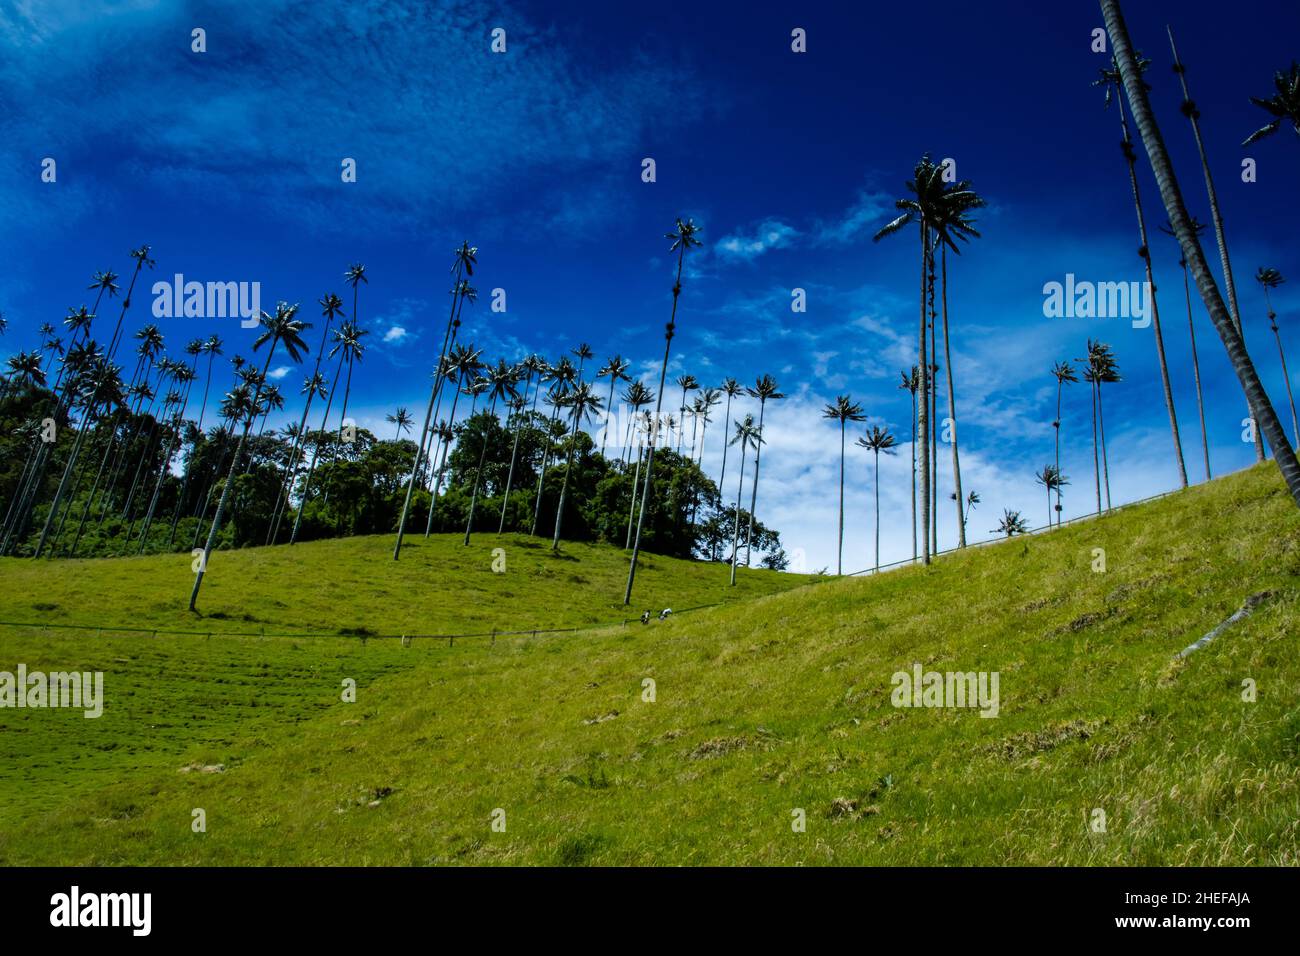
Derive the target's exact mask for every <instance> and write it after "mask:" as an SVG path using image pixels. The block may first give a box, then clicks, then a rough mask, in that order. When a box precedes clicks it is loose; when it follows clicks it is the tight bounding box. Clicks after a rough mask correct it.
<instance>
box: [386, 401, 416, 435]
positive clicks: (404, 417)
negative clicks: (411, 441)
mask: <svg viewBox="0 0 1300 956" xmlns="http://www.w3.org/2000/svg"><path fill="white" fill-rule="evenodd" d="M384 421H386V422H388V424H390V425H394V426H396V431H395V433H394V435H393V441H395V442H399V441H401V440H402V432H409V431H410V430H411V425H412V423H413V422H414V421H415V419H413V418H412V417H411V413H410V412H408V411H407V410H406V406H405V405H399V406H397V411H395V412H392V413H390V414H388V415H385V416H384Z"/></svg>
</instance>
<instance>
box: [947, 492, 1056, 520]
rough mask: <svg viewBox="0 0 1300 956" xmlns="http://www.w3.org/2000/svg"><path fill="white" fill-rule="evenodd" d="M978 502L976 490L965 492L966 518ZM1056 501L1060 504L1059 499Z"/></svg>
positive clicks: (978, 497)
mask: <svg viewBox="0 0 1300 956" xmlns="http://www.w3.org/2000/svg"><path fill="white" fill-rule="evenodd" d="M979 503H980V496H979V492H978V491H970V492H967V493H966V518H967V519H968V520H969V518H970V513H971V512H972V511H974V510H975V506H976V505H977V504H979ZM1057 503H1058V504H1060V502H1059V500H1058V502H1057Z"/></svg>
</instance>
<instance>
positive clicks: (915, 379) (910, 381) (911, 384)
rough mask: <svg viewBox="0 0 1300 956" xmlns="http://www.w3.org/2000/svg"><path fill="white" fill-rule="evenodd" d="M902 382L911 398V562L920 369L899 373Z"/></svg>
mask: <svg viewBox="0 0 1300 956" xmlns="http://www.w3.org/2000/svg"><path fill="white" fill-rule="evenodd" d="M901 374H902V377H903V381H902V382H901V383H900V384H899V386H898V387H899V388H900V389H902V390H903V391H905V392H909V393H911V396H912V435H911V440H910V441H909V442H908V445H910V446H911V449H912V560H913V561H915V560H916V559H917V557H918V552H917V548H916V424H917V423H916V414H917V410H916V393H917V391H918V390H919V389H920V387H921V369H920V368H919V367H918V366H915V365H913V366H912V369H911V371H910V372H903V373H901Z"/></svg>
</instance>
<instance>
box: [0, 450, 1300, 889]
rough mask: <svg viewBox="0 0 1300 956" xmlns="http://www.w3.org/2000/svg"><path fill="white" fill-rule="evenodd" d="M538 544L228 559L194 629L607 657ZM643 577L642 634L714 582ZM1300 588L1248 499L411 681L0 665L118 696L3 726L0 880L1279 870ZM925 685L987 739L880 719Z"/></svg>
mask: <svg viewBox="0 0 1300 956" xmlns="http://www.w3.org/2000/svg"><path fill="white" fill-rule="evenodd" d="M420 543H421V545H422V546H423V541H421V542H420ZM531 543H532V542H528V541H526V539H513V540H512V541H511V542H510V543H508V544H506V545H505V547H506V548H507V552H506V553H507V561H508V570H507V572H506V573H504V574H493V573H492V572H491V569H490V567H489V564H490V557H489V550H490V547H491V544H492V543H491V542H489V541H488V540H487V539H485V540H484V544H483V548H482V551H481V553H477V554H475V555H468V554H467V555H463V563H454V564H453V561H454V560H455V561H459V559H453V558H452V557H451V552H452V551H453V550H454V549H449V547H448V545H447V544H446V542H433V543H431V544H429V545H428V546H425V550H424V551H423V552H421V551H416V552H413V556H415V555H418V557H417V558H414V559H413V560H411V561H409V562H408V561H407V560H406V559H405V558H404V559H403V562H401V565H400V569H399V570H397V571H395V572H394V569H393V568H392V563H391V561H388V562H387V563H384V562H385V560H386V552H385V548H384V547H383V543H382V542H380V541H377V540H358V541H349V542H334V543H319V544H312V545H308V546H303V547H301V548H298V549H296V550H295V551H294V552H289V551H288V550H287V549H278V550H276V551H266V552H260V551H259V552H246V553H242V554H231V555H220V556H219V559H220V561H221V563H220V564H218V562H217V561H214V562H213V568H212V571H213V573H212V575H211V580H212V583H213V584H214V585H217V586H215V587H213V588H212V590H211V591H210V592H208V591H206V590H205V597H204V612H205V614H206V617H205V618H204V622H205V623H204V624H203V625H202V627H207V626H208V624H209V623H211V624H212V626H213V627H214V628H215V627H216V626H217V625H218V624H220V625H223V626H228V627H230V628H234V629H241V628H243V629H247V627H248V624H250V623H252V624H254V626H255V627H261V626H265V627H266V629H267V630H268V631H271V630H272V629H273V628H275V629H282V628H283V629H288V630H295V631H296V630H310V631H319V632H322V633H337V632H338V631H339V630H340V629H346V628H351V629H370V630H373V631H374V632H376V633H403V632H408V633H409V632H410V631H411V630H413V629H417V630H419V631H421V632H430V631H443V630H450V629H459V628H467V629H482V628H483V627H484V626H485V625H486V626H487V627H488V628H491V627H493V626H500V627H501V628H502V629H505V624H506V619H507V617H508V618H510V619H511V620H514V619H515V618H516V617H517V616H518V615H519V614H520V613H521V611H520V609H521V608H524V609H527V610H528V611H533V612H535V617H537V618H539V619H541V620H542V621H544V622H547V623H555V624H560V623H564V622H568V623H572V624H579V623H582V624H585V623H589V622H592V621H603V620H608V619H611V618H613V619H615V620H617V619H619V617H620V609H619V608H618V605H617V599H618V597H619V596H620V595H621V581H620V580H618V579H619V576H620V575H619V569H620V568H621V567H623V565H622V556H621V552H617V551H609V550H605V549H601V548H586V549H583V548H577V547H571V548H570V549H569V555H568V557H569V558H572V559H574V560H562V561H558V562H553V563H548V561H549V559H548V558H547V557H546V556H545V555H544V554H542V553H541V552H542V551H544V548H543V549H536V548H530V547H527V546H526V545H528V544H531ZM1095 549H1103V550H1104V552H1105V570H1104V571H1098V570H1094V567H1095V562H1096V560H1097V554H1096V551H1095ZM169 561H170V562H172V563H176V562H180V564H181V567H180V569H179V570H178V569H176V568H174V567H172V566H171V564H168V563H167V562H169ZM291 562H292V563H291ZM444 564H446V565H451V566H450V568H449V569H447V570H438V568H439V567H442V566H444ZM653 564H654V565H655V568H654V570H653V571H651V572H650V573H649V574H648V575H647V577H646V578H645V579H644V584H645V591H644V592H642V593H644V594H645V595H646V598H645V601H644V602H642V603H645V604H646V605H647V606H652V607H654V606H660V605H664V604H673V605H674V606H679V607H685V606H689V605H692V604H706V603H709V602H711V601H716V600H719V599H720V598H727V597H731V596H732V595H730V594H728V593H726V592H727V589H726V588H725V587H721V586H720V583H719V575H720V574H721V575H722V577H723V579H725V571H720V569H719V568H717V567H712V566H708V565H683V564H680V563H678V562H669V561H666V560H664V559H658V558H656V559H653ZM1298 574H1300V516H1297V514H1296V511H1295V508H1294V505H1293V504H1292V503H1291V502H1290V500H1289V499H1288V497H1287V496H1286V494H1285V492H1284V488H1283V486H1282V483H1281V481H1280V479H1279V478H1278V476H1277V473H1276V470H1275V468H1274V466H1272V465H1271V464H1267V465H1263V466H1260V467H1258V468H1255V469H1252V470H1250V471H1248V472H1244V473H1240V474H1237V475H1232V476H1228V477H1226V478H1222V479H1219V480H1217V481H1215V482H1213V483H1212V484H1209V485H1203V486H1198V487H1195V488H1192V489H1190V490H1189V491H1186V492H1183V493H1180V494H1177V495H1173V496H1170V497H1168V498H1165V499H1162V500H1160V501H1157V502H1153V503H1150V504H1146V505H1141V506H1136V507H1133V508H1129V509H1123V510H1121V511H1119V512H1116V513H1115V514H1112V515H1110V516H1107V517H1105V518H1102V519H1099V520H1097V521H1092V522H1084V523H1080V524H1077V525H1073V526H1069V527H1066V528H1063V529H1059V530H1057V531H1054V532H1051V533H1049V534H1045V535H1041V536H1035V537H1032V538H1017V539H1013V540H1011V541H1008V542H1005V543H1002V544H998V545H993V546H990V547H985V548H979V549H971V550H968V551H967V552H964V553H961V554H958V555H953V556H947V557H944V558H943V559H942V560H940V561H938V562H937V563H936V564H935V565H933V566H932V567H931V568H928V569H923V568H919V567H917V568H909V569H906V570H902V571H897V572H891V573H889V574H884V575H881V576H879V577H876V578H855V579H843V580H835V581H830V582H824V583H819V584H816V585H815V586H808V587H798V588H795V589H793V590H785V591H782V588H783V587H785V586H788V585H798V584H803V583H804V582H803V581H800V580H799V579H795V578H791V577H790V576H785V577H779V576H776V575H770V574H763V573H761V572H752V573H751V574H750V575H748V576H746V577H745V578H743V579H742V588H741V589H739V590H740V591H741V593H740V594H739V595H735V597H737V598H743V600H739V601H737V603H733V604H729V605H727V606H723V607H718V608H709V609H703V610H698V611H694V612H691V613H688V614H682V615H679V616H674V617H673V618H671V619H669V620H668V621H666V622H662V623H660V622H654V623H652V624H650V625H649V626H646V627H642V626H641V625H640V624H638V623H633V624H631V625H629V626H627V627H626V628H624V627H621V626H615V627H610V628H605V629H598V630H593V631H583V632H578V633H574V634H560V635H554V636H539V637H536V638H533V637H526V638H512V639H508V640H498V641H496V642H495V643H492V642H489V641H487V640H468V641H457V642H456V643H455V644H454V645H450V646H449V644H448V642H446V641H441V642H434V641H419V640H417V641H414V642H412V643H411V646H409V647H404V646H403V645H402V643H401V642H399V641H395V640H362V639H358V638H355V637H352V638H348V637H333V638H312V639H305V638H304V639H297V638H264V639H263V638H242V637H232V636H228V635H227V636H213V637H211V638H208V637H183V636H182V637H165V636H159V637H157V638H152V637H148V636H143V637H142V636H139V635H134V636H129V635H122V634H116V633H113V632H111V631H105V632H103V633H102V634H99V633H98V632H82V633H71V634H69V633H67V632H59V631H54V630H51V631H50V632H48V633H43V632H41V631H39V630H21V629H13V628H0V669H9V670H12V669H13V668H14V667H15V666H16V664H17V663H18V662H24V663H26V664H27V666H28V668H29V669H39V668H44V669H55V668H58V669H69V668H78V669H86V670H96V669H98V670H103V671H104V672H105V688H106V704H105V710H104V715H103V716H102V717H101V718H99V719H98V720H86V719H84V718H83V717H82V716H81V715H80V713H79V712H73V711H67V710H23V711H17V710H0V862H3V863H6V864H19V863H23V864H27V863H33V864H34V863H42V864H67V863H76V864H124V863H132V864H136V863H156V864H217V865H222V864H242V863H274V864H288V863H307V864H532V863H537V864H732V863H757V864H794V863H807V864H823V863H834V864H1010V863H1028V864H1051V863H1063V864H1089V863H1093V864H1178V865H1183V864H1226V863H1240V864H1286V865H1295V864H1297V863H1300V829H1298V828H1300V654H1297V651H1300V641H1298V640H1297V637H1296V635H1297V630H1298V627H1297V625H1298V624H1300V614H1298V613H1297V599H1298V597H1300V591H1297V587H1296V582H1297V575H1298ZM394 575H395V576H394ZM655 575H658V576H659V577H658V579H657V580H656V578H655ZM187 577H188V563H187V562H182V561H181V560H180V559H179V558H177V559H167V558H153V559H139V560H136V559H129V560H123V561H102V562H77V563H72V562H69V563H63V562H49V563H45V564H42V565H35V564H34V563H31V562H15V561H5V562H2V563H0V581H2V582H3V585H4V586H3V588H2V589H0V591H2V592H3V596H2V597H0V618H4V619H8V620H20V619H21V620H28V619H33V617H34V616H36V615H45V616H46V617H49V618H50V619H52V620H54V619H58V620H64V621H76V622H78V623H101V621H100V620H99V619H104V622H108V623H117V624H121V623H125V622H124V621H123V620H122V618H126V619H128V620H130V621H131V622H132V623H135V622H140V621H143V622H147V624H148V626H158V627H170V626H181V624H182V623H183V622H185V621H187V620H188V618H187V615H186V614H185V613H184V612H183V610H182V611H178V610H177V607H178V606H179V607H180V608H183V606H184V597H185V593H186V592H185V581H186V579H187ZM574 577H577V578H581V579H583V580H581V581H579V580H572V578H574ZM611 584H612V587H611ZM660 587H662V590H656V589H657V588H660ZM205 588H206V585H205ZM1260 593H1266V595H1267V596H1266V597H1264V598H1263V599H1261V602H1260V603H1259V606H1258V609H1257V610H1255V612H1254V613H1253V614H1252V615H1251V616H1249V617H1247V618H1246V619H1245V620H1243V621H1241V622H1239V623H1237V624H1234V625H1232V626H1231V627H1230V628H1228V629H1227V630H1225V631H1224V633H1223V634H1222V636H1221V637H1219V638H1218V639H1217V640H1216V641H1215V642H1213V643H1211V644H1210V645H1209V646H1208V647H1206V648H1205V649H1203V650H1200V651H1198V652H1196V653H1195V654H1193V655H1192V656H1190V657H1189V658H1187V659H1185V660H1181V661H1176V660H1175V657H1174V655H1175V654H1176V653H1177V652H1178V651H1179V650H1180V649H1182V648H1183V647H1185V646H1187V645H1188V644H1190V643H1192V641H1194V640H1196V639H1197V638H1198V637H1200V636H1201V635H1202V634H1204V633H1205V632H1207V631H1209V630H1210V629H1211V628H1212V627H1214V626H1215V625H1217V624H1219V623H1220V622H1221V621H1223V620H1224V619H1225V618H1227V617H1228V616H1229V615H1230V614H1232V613H1233V612H1234V611H1235V610H1237V609H1238V608H1239V607H1240V606H1241V605H1242V603H1243V601H1244V600H1245V599H1246V598H1247V597H1249V596H1251V595H1254V594H1260ZM652 596H653V600H652ZM37 604H42V605H54V607H52V608H47V609H46V610H40V609H38V608H37V607H36V605H37ZM216 613H220V614H224V615H226V616H225V617H224V618H217V619H214V615H215V614H216ZM245 614H247V615H249V616H250V618H251V620H250V621H245V620H244V618H243V615H245ZM417 624H418V627H417ZM189 626H192V625H189ZM914 663H919V664H920V665H922V666H923V667H924V668H925V669H926V670H937V671H988V672H997V673H998V674H999V676H1000V710H999V714H998V716H997V717H996V718H992V719H985V718H981V717H980V716H979V714H978V712H976V711H975V710H971V709H954V708H946V709H943V708H915V709H907V708H897V707H894V706H892V705H891V700H890V695H891V690H892V687H891V677H892V675H893V674H894V673H895V672H896V671H900V670H902V671H910V670H911V669H912V667H913V664H914ZM345 678H352V679H354V680H355V681H356V684H357V700H356V702H355V703H345V702H343V701H341V700H340V693H341V683H342V681H343V680H344V679H345ZM647 679H649V680H652V681H653V682H654V683H653V690H654V695H653V696H654V699H653V701H650V700H648V699H647V697H648V696H649V695H648V692H647V690H646V689H645V688H646V687H647V685H646V683H645V682H646V681H647ZM1243 681H1251V682H1253V686H1254V687H1255V689H1256V693H1257V699H1255V700H1254V701H1253V702H1252V701H1248V700H1244V699H1243ZM196 808H202V809H203V810H204V811H205V814H206V821H207V830H206V832H202V833H196V832H193V830H192V826H191V821H192V814H193V811H194V810H195V809H196ZM496 811H501V813H503V814H504V820H505V824H506V826H505V829H504V832H500V831H498V830H494V829H493V826H492V823H493V820H494V813H495V812H496ZM797 811H802V813H803V815H804V817H805V818H806V827H805V828H804V830H803V832H797V831H796V829H795V828H794V827H792V821H795V820H796V814H797ZM1097 811H1102V812H1103V813H1104V814H1105V830H1104V832H1098V831H1097V830H1096V829H1094V826H1095V823H1096V821H1097V820H1099V816H1098V813H1097ZM501 813H497V814H496V819H498V820H499V819H501Z"/></svg>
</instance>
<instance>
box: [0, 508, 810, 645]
mask: <svg viewBox="0 0 1300 956" xmlns="http://www.w3.org/2000/svg"><path fill="white" fill-rule="evenodd" d="M462 542H463V538H462V536H461V535H433V536H431V537H430V538H428V539H425V538H424V537H423V535H421V534H415V535H411V536H410V537H409V538H408V539H407V543H406V545H405V546H404V547H403V549H402V559H401V560H400V561H396V562H395V561H393V554H392V552H393V539H392V537H391V536H387V535H374V536H369V537H360V538H346V539H341V540H336V541H312V542H307V543H304V544H297V545H294V546H293V547H292V548H289V547H285V546H281V547H275V548H250V549H247V550H243V551H234V552H228V553H227V552H217V553H216V554H215V555H213V557H212V560H211V562H210V563H209V565H208V573H207V574H206V575H205V576H204V579H203V591H202V593H201V594H200V596H199V611H200V613H199V614H191V613H190V612H189V611H188V610H187V608H188V606H189V596H190V589H191V587H192V586H193V584H194V572H193V571H192V570H191V562H192V560H193V559H192V558H191V557H190V556H189V555H188V554H171V555H151V556H148V557H131V558H97V559H89V560H78V561H33V560H32V559H30V558H0V621H19V622H48V623H50V624H91V625H94V626H96V627H100V626H104V627H111V626H112V625H115V624H116V625H125V626H130V627H149V628H154V627H157V628H173V629H178V630H197V631H211V632H213V633H214V634H217V633H222V632H223V631H224V632H253V633H257V632H258V631H259V630H262V629H264V630H265V632H266V633H269V634H274V633H281V634H300V633H304V632H306V633H313V634H317V633H320V634H338V633H346V632H348V630H349V629H368V633H372V634H385V635H393V634H430V633H436V634H447V633H455V634H463V633H477V632H479V631H490V630H491V629H493V628H494V627H495V628H498V629H500V630H527V629H530V628H534V627H539V628H545V627H576V626H587V625H592V624H609V623H614V622H617V621H621V620H622V619H623V618H624V617H626V616H628V615H629V611H627V610H625V609H624V607H623V591H624V588H625V586H626V584H627V562H628V556H627V553H626V552H624V551H622V550H619V549H616V548H610V547H605V546H600V545H589V544H576V543H565V544H564V545H563V547H562V549H561V550H560V552H559V553H555V552H552V551H551V548H550V542H549V540H547V541H545V542H543V541H542V540H541V539H539V538H530V537H528V536H526V535H502V536H500V537H498V536H496V535H490V534H483V535H476V536H475V537H474V538H473V540H472V542H471V544H470V545H469V546H468V547H466V546H465V545H464V544H463V543H462ZM496 548H502V549H503V550H504V552H505V555H504V557H505V567H506V573H504V574H496V573H494V572H493V570H492V567H493V553H492V552H493V550H494V549H496ZM728 571H729V569H728V568H726V567H724V566H721V565H714V566H708V567H703V566H701V565H699V564H697V563H695V562H690V561H680V560H677V559H675V558H664V557H659V556H657V555H643V556H642V559H641V562H640V564H639V566H638V570H637V587H636V601H637V606H636V608H635V609H634V611H633V612H631V616H633V617H638V616H640V614H641V612H642V611H643V610H645V609H646V608H653V609H654V610H655V611H656V612H657V611H659V610H660V609H661V608H664V607H673V608H685V607H692V606H694V605H699V604H709V603H712V602H715V601H723V600H740V599H744V598H749V597H755V596H758V595H762V594H769V593H771V592H773V591H779V590H784V589H788V588H791V587H795V586H798V585H800V584H803V583H805V581H806V580H808V579H807V578H800V577H797V576H794V575H788V574H777V573H775V572H771V571H760V570H758V569H756V568H755V569H749V570H744V569H742V570H741V572H740V575H739V577H738V580H737V585H736V588H735V589H734V590H733V589H731V588H728V587H726V586H725V585H726V583H727V579H728ZM0 639H3V635H2V634H0Z"/></svg>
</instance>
